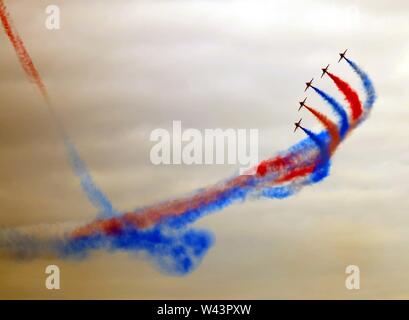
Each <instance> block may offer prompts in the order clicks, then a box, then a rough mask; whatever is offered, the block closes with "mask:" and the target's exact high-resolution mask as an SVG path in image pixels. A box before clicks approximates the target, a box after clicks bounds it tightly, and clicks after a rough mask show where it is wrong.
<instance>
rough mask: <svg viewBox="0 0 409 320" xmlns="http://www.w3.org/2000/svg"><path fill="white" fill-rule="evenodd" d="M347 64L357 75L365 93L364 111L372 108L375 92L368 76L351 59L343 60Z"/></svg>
mask: <svg viewBox="0 0 409 320" xmlns="http://www.w3.org/2000/svg"><path fill="white" fill-rule="evenodd" d="M344 59H345V60H346V61H347V62H348V64H349V65H350V66H351V67H352V69H353V70H354V71H355V72H356V73H357V74H358V76H359V77H360V79H361V82H362V85H363V87H364V90H365V93H366V100H365V103H364V107H365V109H366V110H369V109H371V108H372V106H373V105H374V103H375V100H376V92H375V88H374V86H373V84H372V81H371V79H370V78H369V76H368V75H367V74H366V72H365V71H363V70H362V69H361V68H360V67H359V66H358V65H357V64H356V63H355V62H353V61H352V60H351V59H348V58H344Z"/></svg>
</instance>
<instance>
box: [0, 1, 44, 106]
mask: <svg viewBox="0 0 409 320" xmlns="http://www.w3.org/2000/svg"><path fill="white" fill-rule="evenodd" d="M0 20H1V22H2V24H3V27H4V30H5V32H6V34H7V36H8V38H9V39H10V42H11V43H12V45H13V47H14V50H15V51H16V54H17V57H18V58H19V60H20V64H21V66H22V67H23V69H24V71H25V73H26V74H27V75H28V77H29V78H30V80H32V81H33V82H34V83H35V84H36V86H37V88H38V89H39V90H40V92H41V94H42V96H43V97H44V99H45V100H46V101H47V103H48V94H47V89H46V87H45V85H44V83H43V81H42V80H41V77H40V74H39V73H38V71H37V69H36V67H35V66H34V63H33V61H32V60H31V57H30V55H29V54H28V52H27V50H26V48H25V46H24V43H23V41H22V40H21V38H20V36H19V35H18V33H17V31H16V30H15V29H14V28H13V26H12V22H11V19H10V16H9V14H8V12H7V8H6V6H5V4H4V2H3V0H0Z"/></svg>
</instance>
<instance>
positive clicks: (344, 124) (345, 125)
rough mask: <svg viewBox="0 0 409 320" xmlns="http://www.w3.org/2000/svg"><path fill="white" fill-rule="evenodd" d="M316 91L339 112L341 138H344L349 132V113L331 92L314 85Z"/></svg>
mask: <svg viewBox="0 0 409 320" xmlns="http://www.w3.org/2000/svg"><path fill="white" fill-rule="evenodd" d="M312 88H313V89H314V91H315V92H316V93H318V95H319V96H320V97H321V98H323V99H324V100H325V101H326V102H328V103H329V105H330V106H331V107H332V109H333V110H334V111H335V112H336V113H337V114H338V116H339V118H340V119H341V120H340V123H339V128H340V129H339V134H340V136H341V139H343V138H344V137H345V135H346V133H347V132H348V129H349V121H348V114H347V112H346V111H345V109H344V108H343V106H342V105H341V104H340V103H339V102H338V101H337V100H336V99H335V98H334V97H332V96H330V95H329V94H327V93H325V92H324V91H322V90H320V89H318V88H316V87H314V86H312Z"/></svg>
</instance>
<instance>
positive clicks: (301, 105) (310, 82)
mask: <svg viewBox="0 0 409 320" xmlns="http://www.w3.org/2000/svg"><path fill="white" fill-rule="evenodd" d="M347 51H348V49H346V50H345V51H344V52H340V53H339V60H338V63H339V62H341V60H342V59H346V58H345V54H346V53H347ZM328 68H329V64H328V65H327V66H326V67H325V68H322V69H321V71H322V74H321V78H322V77H323V76H324V75H325V74H327V73H328ZM313 81H314V78H312V79H311V80H310V81H309V82H306V83H305V89H304V92H305V91H307V90H308V88H309V87H311V86H312V82H313ZM306 100H307V98H305V99H304V100H303V101H300V102H298V103H299V104H300V106H299V108H298V111H300V110H301V108H302V107H304V106H305V101H306ZM301 121H302V118H301V119H300V120H298V122H294V126H295V128H294V132H296V131H297V129H298V128H302V127H301Z"/></svg>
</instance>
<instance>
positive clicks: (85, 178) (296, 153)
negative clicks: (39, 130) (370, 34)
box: [0, 0, 376, 275]
mask: <svg viewBox="0 0 409 320" xmlns="http://www.w3.org/2000/svg"><path fill="white" fill-rule="evenodd" d="M0 19H1V21H2V24H3V26H4V29H5V31H6V34H7V36H8V38H9V39H10V41H11V43H12V45H13V47H14V49H15V51H16V54H17V56H18V58H19V60H20V63H21V65H22V67H23V69H24V71H25V72H26V74H27V75H28V77H29V78H30V80H32V81H33V82H34V83H35V84H36V86H37V88H38V89H39V91H40V93H41V94H42V96H43V97H44V99H45V100H46V102H47V105H48V107H49V110H50V111H51V113H52V116H53V120H54V121H55V123H56V124H57V127H58V128H59V132H60V134H61V135H62V137H63V138H64V143H65V146H66V150H67V153H68V156H69V159H70V162H71V164H72V167H73V169H74V171H75V173H76V174H77V176H79V178H80V180H81V187H82V189H83V191H84V192H85V193H86V194H87V196H88V198H89V200H90V201H91V202H92V203H93V204H94V205H95V206H96V207H97V208H98V209H99V211H100V215H99V216H98V217H97V218H96V219H95V220H94V221H92V222H90V223H87V224H85V225H82V226H79V227H75V228H74V229H72V230H69V231H66V232H65V233H64V234H63V235H55V236H51V237H50V238H47V239H44V237H43V231H41V233H38V234H35V233H34V234H31V235H28V234H26V233H25V232H24V231H19V230H13V231H12V232H7V233H0V248H2V249H4V248H6V249H8V250H10V251H12V252H14V253H16V254H17V255H20V256H25V257H27V256H28V257H36V256H41V255H43V254H52V255H57V256H60V257H79V258H84V257H86V256H87V255H88V253H89V252H91V251H93V250H98V249H106V250H108V251H115V250H128V251H130V252H137V253H140V252H142V253H145V254H147V256H148V258H149V259H152V260H153V261H154V262H155V264H156V265H157V266H158V267H159V268H160V269H161V270H163V271H165V272H168V273H171V274H176V275H183V274H186V273H188V272H190V271H192V270H194V269H195V268H196V267H197V266H198V264H199V263H200V261H201V260H202V258H203V257H204V255H205V254H206V252H207V251H208V249H209V248H210V247H211V245H212V244H213V242H214V240H213V237H212V235H211V234H210V233H209V232H208V231H206V230H198V229H193V228H191V227H190V225H191V224H192V223H193V222H195V221H196V220H197V219H199V218H200V217H202V216H204V215H207V214H210V213H213V212H216V211H219V210H222V209H223V208H226V207H227V206H230V205H232V204H234V203H239V202H243V201H246V200H248V199H257V198H259V197H268V198H275V199H284V198H287V197H289V196H292V195H294V194H296V193H297V192H299V191H300V190H301V189H302V188H303V187H304V186H307V185H311V184H313V183H317V182H319V181H322V179H324V178H325V177H327V176H328V174H329V169H330V159H331V155H332V153H333V152H334V151H335V150H336V147H337V146H338V145H339V142H340V140H341V138H342V139H343V138H344V137H345V136H346V135H347V133H348V132H350V131H351V130H353V129H354V128H355V124H356V123H357V122H358V121H361V120H362V119H363V118H364V117H363V116H362V112H363V110H362V106H361V103H360V101H359V97H358V95H357V93H356V92H355V91H354V90H353V89H352V88H351V87H350V86H349V84H348V83H346V82H345V81H343V80H342V79H340V78H338V77H337V76H335V75H333V74H331V73H328V75H329V76H330V78H331V79H332V80H333V81H334V83H335V84H336V86H337V87H338V89H339V90H340V91H341V92H342V93H343V95H344V96H345V99H346V100H347V101H348V103H349V106H350V108H351V113H352V120H353V123H352V124H353V125H352V126H349V124H348V118H347V117H346V116H345V115H346V111H345V110H344V109H343V108H342V106H340V105H339V104H338V103H337V102H336V101H335V100H334V99H333V98H331V97H330V96H329V95H327V94H326V93H325V92H323V91H321V90H319V89H316V88H314V90H315V92H317V93H318V94H319V95H320V96H321V97H322V98H323V99H324V100H325V101H327V102H328V103H330V105H331V106H332V108H333V109H334V111H335V112H337V114H338V115H339V117H340V118H341V121H340V129H339V131H340V132H339V133H338V128H337V127H336V125H335V124H334V123H333V122H332V121H330V120H329V119H328V118H326V117H325V116H324V115H322V114H321V113H318V112H317V111H315V110H314V109H312V108H309V107H307V109H308V110H309V111H310V112H312V113H313V114H314V115H315V116H316V117H317V118H318V120H320V121H321V123H322V124H323V125H324V126H325V127H326V130H325V131H322V132H320V133H318V134H316V133H314V132H312V131H310V130H308V129H306V128H303V127H301V130H303V131H304V133H305V134H306V135H307V136H308V137H307V138H306V139H304V140H303V141H301V142H299V143H298V144H296V145H294V146H292V147H291V148H289V149H288V150H286V151H284V152H282V153H280V154H279V155H278V156H276V157H274V158H273V159H268V160H264V161H262V162H261V163H260V164H259V165H258V166H257V167H256V174H254V175H248V176H236V177H232V178H230V179H227V180H224V181H221V182H219V183H217V184H215V185H214V186H211V187H209V188H205V189H201V190H199V191H197V192H196V193H194V194H193V195H190V196H186V197H184V198H182V199H177V200H170V201H165V202H162V203H159V204H156V205H152V206H150V207H146V208H140V209H137V210H133V211H129V212H125V213H118V212H116V211H115V210H114V208H113V206H112V204H111V202H110V201H109V199H108V198H107V197H106V196H105V195H104V194H103V193H102V191H101V190H99V189H98V188H97V187H96V185H95V183H94V181H93V179H92V177H91V175H90V173H89V172H88V170H87V167H86V165H85V163H84V162H83V161H82V159H81V158H80V157H79V154H78V152H77V150H76V149H75V146H74V145H73V144H72V143H71V142H70V140H69V139H68V138H67V136H66V135H65V131H64V129H63V126H62V125H61V124H60V122H59V120H58V117H56V115H55V113H54V112H53V109H52V107H51V104H50V103H49V100H48V95H47V90H46V88H45V86H44V83H43V81H42V79H41V77H40V75H39V73H38V71H37V69H36V68H35V66H34V64H33V62H32V60H31V58H30V56H29V55H28V52H27V50H26V49H25V46H24V44H23V42H22V40H21V38H20V37H19V35H18V34H17V32H16V31H15V30H14V29H13V27H12V23H11V20H10V17H9V14H8V13H7V10H6V7H5V5H4V2H3V0H0ZM346 60H347V62H348V63H349V65H350V66H351V67H352V68H353V70H354V71H355V72H356V73H357V74H358V75H359V77H360V79H361V81H362V83H363V86H364V89H365V92H366V95H367V99H366V103H365V108H366V109H368V110H369V109H370V108H371V107H372V105H373V104H374V102H375V98H376V95H375V90H374V88H373V85H372V82H371V80H370V79H369V77H368V76H367V75H366V73H364V72H363V71H362V70H361V69H360V68H359V67H358V66H357V65H356V64H355V63H354V62H352V61H350V60H348V59H346ZM365 116H366V114H365Z"/></svg>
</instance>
